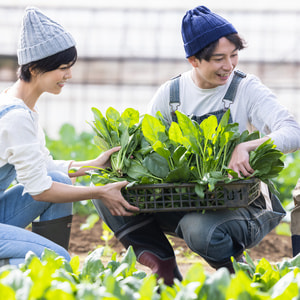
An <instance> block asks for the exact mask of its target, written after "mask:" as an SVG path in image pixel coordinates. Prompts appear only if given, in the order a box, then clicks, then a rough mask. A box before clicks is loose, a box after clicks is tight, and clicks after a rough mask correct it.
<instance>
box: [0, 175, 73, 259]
mask: <svg viewBox="0 0 300 300" xmlns="http://www.w3.org/2000/svg"><path fill="white" fill-rule="evenodd" d="M49 176H51V177H52V180H53V181H56V182H61V183H65V184H71V180H70V178H69V177H68V176H67V175H65V174H63V173H62V172H58V171H54V172H51V173H49ZM22 192H23V186H22V185H21V184H18V185H15V186H13V187H12V188H10V189H8V190H6V191H4V193H1V194H0V259H1V258H9V259H10V263H11V264H18V263H20V262H22V261H24V258H25V255H26V253H27V252H28V251H29V250H31V251H33V252H34V253H35V254H36V255H38V256H40V255H41V254H42V252H43V250H44V249H45V248H49V249H51V250H54V251H55V252H57V253H58V254H59V255H61V256H64V257H65V258H66V259H67V260H70V255H69V253H68V252H67V251H66V250H65V249H64V248H63V247H61V246H59V245H57V244H55V243H53V242H51V241H50V240H48V239H46V238H44V237H42V236H40V235H38V234H35V233H32V232H30V231H28V230H26V229H24V228H25V227H26V226H27V225H29V224H30V223H31V222H32V221H34V220H35V219H36V218H38V217H39V218H40V221H48V220H53V219H57V218H60V217H65V216H68V215H71V214H72V203H51V202H42V201H35V200H34V199H33V198H32V197H31V196H30V195H29V194H28V193H25V194H24V195H22Z"/></svg>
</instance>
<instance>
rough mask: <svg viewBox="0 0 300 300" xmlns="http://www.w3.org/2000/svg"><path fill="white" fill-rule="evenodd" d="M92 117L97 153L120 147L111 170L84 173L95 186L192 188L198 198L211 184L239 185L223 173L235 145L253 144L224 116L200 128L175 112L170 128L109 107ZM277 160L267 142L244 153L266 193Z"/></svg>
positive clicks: (156, 120) (279, 165)
mask: <svg viewBox="0 0 300 300" xmlns="http://www.w3.org/2000/svg"><path fill="white" fill-rule="evenodd" d="M92 111H93V113H94V119H95V120H94V121H93V123H92V124H91V126H92V128H93V129H94V131H95V133H96V136H95V143H96V145H97V146H98V147H99V149H100V150H101V151H105V150H108V149H110V148H111V147H114V146H121V147H122V148H121V150H120V151H119V152H117V153H114V154H113V155H112V158H111V165H112V167H111V168H106V169H99V170H95V171H92V172H90V175H91V180H92V182H93V183H94V184H95V185H102V184H106V183H108V182H115V181H120V180H127V181H129V182H130V184H129V185H128V186H133V185H141V184H164V183H166V184H168V183H193V184H195V192H196V193H197V195H198V196H199V197H200V198H203V197H204V194H205V191H206V190H209V191H213V190H214V189H215V186H216V184H217V183H220V182H222V183H224V184H226V183H230V182H232V181H236V180H241V178H239V177H238V174H236V173H235V172H234V171H233V170H230V169H228V168H227V165H228V163H229V161H230V158H231V155H232V152H233V150H234V148H235V146H236V145H237V144H239V143H242V142H246V141H249V140H253V139H257V138H259V133H258V132H253V133H251V134H249V132H248V131H244V132H243V133H241V134H240V133H239V126H238V124H237V123H233V124H229V123H228V120H229V115H230V110H228V111H227V112H226V113H225V114H224V116H223V118H222V119H221V121H220V123H218V121H217V118H216V117H215V116H213V115H212V116H209V117H208V118H206V119H205V120H203V121H202V122H201V124H198V123H196V122H195V121H193V120H191V119H190V118H189V117H188V116H186V115H185V114H183V113H181V112H179V111H176V115H177V119H178V123H175V122H172V123H171V124H170V125H169V124H168V123H167V122H166V121H165V120H164V118H163V117H162V115H161V113H160V112H158V113H157V114H156V116H151V115H148V114H146V115H144V116H143V117H142V116H140V115H139V112H138V111H136V110H134V109H132V108H127V109H126V110H125V111H124V112H123V113H122V114H120V113H119V112H118V111H117V110H115V109H114V108H112V107H110V108H108V109H107V111H106V117H104V116H103V115H102V113H101V112H100V111H99V110H98V109H96V108H92ZM282 155H283V154H282V153H281V152H280V151H279V150H278V149H276V146H275V145H274V144H273V142H272V141H271V140H268V141H266V142H265V143H263V144H262V145H260V146H259V147H258V148H257V149H256V150H255V151H251V152H250V165H251V166H252V168H253V169H254V170H255V172H254V174H253V175H252V176H255V177H256V178H259V179H260V180H262V181H263V182H265V183H267V184H268V185H269V187H270V188H271V190H272V192H276V189H275V187H274V186H273V184H272V181H271V180H272V178H274V177H276V176H277V175H278V174H279V172H280V171H281V170H282V169H283V167H284V164H283V162H282V160H281V157H282ZM228 174H231V176H232V178H229V177H228ZM249 178H250V177H247V178H242V179H249Z"/></svg>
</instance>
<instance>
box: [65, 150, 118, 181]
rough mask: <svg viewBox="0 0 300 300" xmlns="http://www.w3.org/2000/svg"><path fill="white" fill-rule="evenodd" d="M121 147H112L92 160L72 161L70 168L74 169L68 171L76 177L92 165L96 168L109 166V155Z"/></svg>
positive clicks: (83, 173)
mask: <svg viewBox="0 0 300 300" xmlns="http://www.w3.org/2000/svg"><path fill="white" fill-rule="evenodd" d="M120 149H121V147H120V146H119V147H113V148H111V149H109V150H107V151H105V152H103V153H101V154H100V155H99V156H98V157H97V158H95V159H93V160H87V161H73V162H72V163H71V165H70V169H73V170H75V171H73V172H70V173H69V176H70V177H78V176H83V175H85V174H86V173H85V172H86V171H88V170H91V169H93V167H96V168H102V169H105V168H107V167H110V166H111V165H110V157H111V155H112V154H113V153H115V152H117V151H119V150H120Z"/></svg>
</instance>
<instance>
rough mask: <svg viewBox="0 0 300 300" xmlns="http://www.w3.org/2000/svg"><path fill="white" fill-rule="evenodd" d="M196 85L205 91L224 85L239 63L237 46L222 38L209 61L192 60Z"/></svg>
mask: <svg viewBox="0 0 300 300" xmlns="http://www.w3.org/2000/svg"><path fill="white" fill-rule="evenodd" d="M192 60H193V62H191V61H190V60H189V61H190V63H191V64H192V65H193V66H194V71H195V75H196V76H195V77H196V78H195V79H196V80H194V81H196V82H195V83H196V85H197V86H199V87H200V88H203V89H211V88H215V87H217V86H220V85H224V84H225V83H226V82H227V80H228V78H229V76H230V74H231V73H232V71H233V70H234V68H235V67H236V65H237V63H238V50H237V49H236V46H235V45H234V44H233V43H231V42H230V41H229V40H228V39H226V38H225V37H222V38H221V39H220V40H219V42H218V45H217V47H216V49H215V51H214V52H213V54H212V56H211V58H210V60H209V61H206V60H204V59H202V60H201V61H200V60H198V59H197V58H195V57H193V58H192Z"/></svg>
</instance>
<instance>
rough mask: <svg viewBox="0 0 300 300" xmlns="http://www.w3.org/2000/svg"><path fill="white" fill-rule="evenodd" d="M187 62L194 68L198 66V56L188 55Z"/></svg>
mask: <svg viewBox="0 0 300 300" xmlns="http://www.w3.org/2000/svg"><path fill="white" fill-rule="evenodd" d="M188 62H189V63H190V64H191V65H192V66H193V67H194V68H196V67H197V66H198V64H199V59H198V58H196V56H194V55H193V56H190V57H188Z"/></svg>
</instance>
